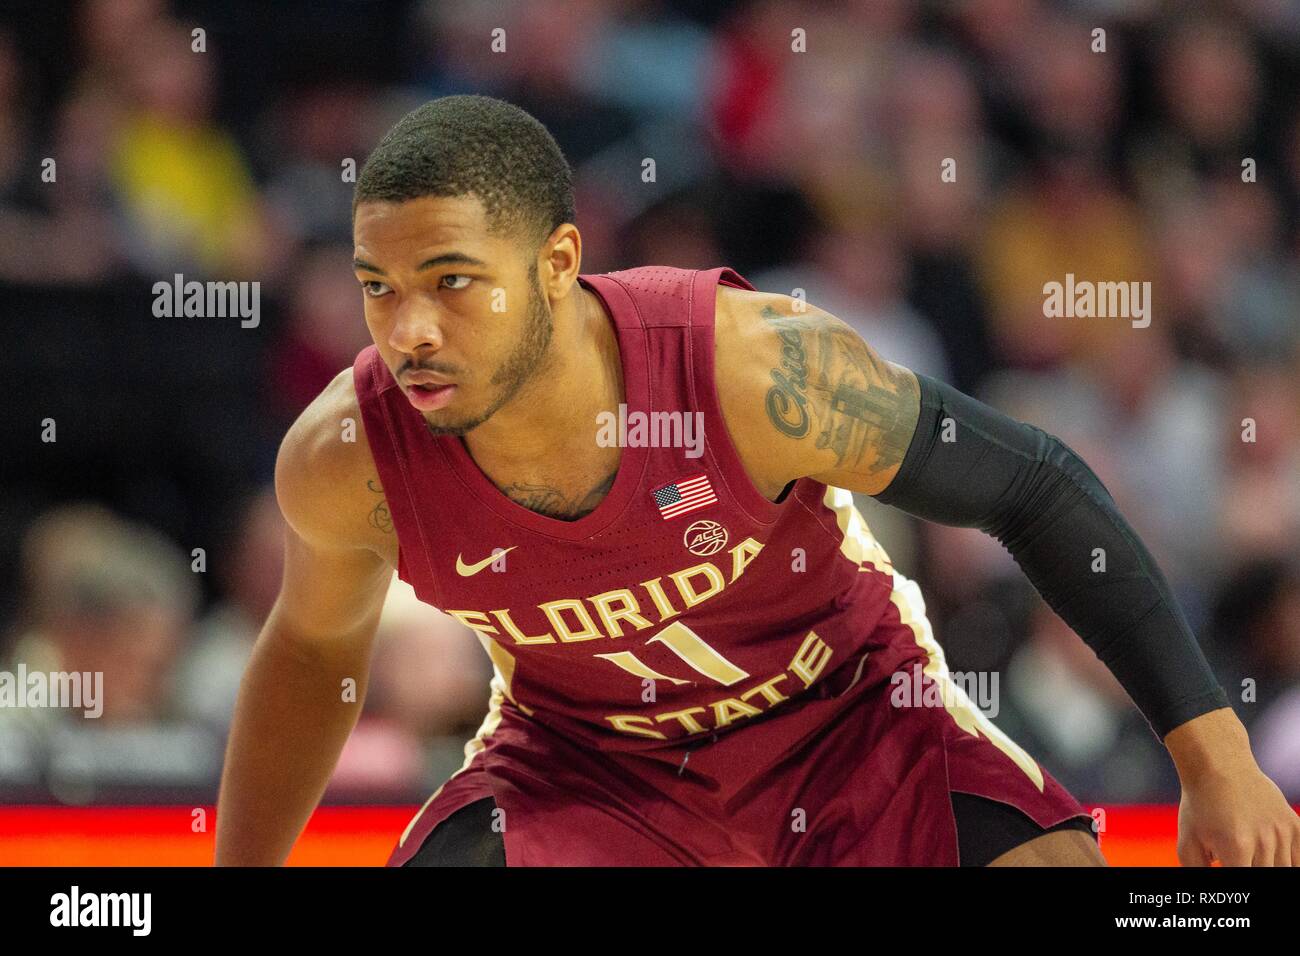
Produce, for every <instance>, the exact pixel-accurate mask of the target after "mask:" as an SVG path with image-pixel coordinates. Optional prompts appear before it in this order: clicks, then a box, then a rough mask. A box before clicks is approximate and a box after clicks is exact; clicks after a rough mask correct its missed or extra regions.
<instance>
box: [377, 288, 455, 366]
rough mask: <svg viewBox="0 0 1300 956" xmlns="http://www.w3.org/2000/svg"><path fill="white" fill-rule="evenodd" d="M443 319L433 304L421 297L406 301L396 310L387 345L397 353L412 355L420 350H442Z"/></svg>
mask: <svg viewBox="0 0 1300 956" xmlns="http://www.w3.org/2000/svg"><path fill="white" fill-rule="evenodd" d="M442 326H443V317H442V315H441V314H440V313H439V311H438V309H437V307H436V305H434V303H433V302H431V301H429V300H428V299H426V298H424V297H422V296H415V297H413V298H410V299H407V300H406V301H405V302H403V303H402V304H401V305H400V306H398V308H397V312H396V315H395V316H394V321H393V327H392V330H391V331H390V332H389V335H388V344H389V345H390V346H392V347H393V348H394V349H396V350H397V351H399V352H406V353H407V354H414V353H415V351H416V350H417V349H420V348H432V349H434V350H435V351H436V350H438V349H440V348H442V345H443V335H442Z"/></svg>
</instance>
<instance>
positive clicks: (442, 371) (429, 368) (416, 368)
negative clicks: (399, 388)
mask: <svg viewBox="0 0 1300 956" xmlns="http://www.w3.org/2000/svg"><path fill="white" fill-rule="evenodd" d="M408 372H433V373H434V374H435V375H446V376H447V377H449V378H450V377H453V376H458V375H459V374H460V372H459V370H457V369H454V368H450V367H447V366H444V365H442V364H441V363H436V362H432V363H431V362H413V361H412V360H411V359H407V360H406V361H405V362H403V363H402V364H401V365H400V366H398V368H397V373H396V375H395V376H394V377H395V378H400V377H401V376H403V375H405V374H406V373H408Z"/></svg>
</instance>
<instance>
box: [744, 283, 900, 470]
mask: <svg viewBox="0 0 1300 956" xmlns="http://www.w3.org/2000/svg"><path fill="white" fill-rule="evenodd" d="M759 314H760V315H761V316H762V318H763V320H764V321H765V322H767V323H769V324H770V325H771V326H772V327H773V328H774V329H775V330H776V333H777V336H778V338H779V339H780V340H781V358H780V363H779V365H777V367H776V368H773V369H772V371H771V376H772V385H771V386H770V387H769V388H768V390H767V396H766V408H767V416H768V418H769V419H770V420H771V422H772V425H773V426H774V427H775V428H776V429H777V430H778V431H780V432H781V433H782V434H784V435H788V436H789V437H790V438H798V439H802V438H806V437H808V436H809V435H811V436H813V440H814V441H815V442H816V447H817V448H826V449H830V450H831V451H833V452H834V453H835V467H836V468H837V469H838V468H844V469H852V470H855V471H860V472H862V473H865V474H876V473H878V472H882V471H886V470H888V469H890V468H893V467H895V466H897V465H899V464H901V463H902V461H903V457H904V455H906V454H907V446H908V444H909V443H910V442H911V439H912V432H913V431H914V430H915V428H916V420H917V415H918V414H919V410H920V393H919V390H918V388H917V384H916V379H915V378H913V377H912V376H911V375H910V374H908V373H907V372H906V371H905V370H904V369H901V368H898V367H897V366H894V365H891V364H890V363H888V362H886V361H884V360H883V359H881V358H880V357H879V356H877V355H876V354H875V353H874V352H873V351H872V350H871V349H869V348H866V347H865V346H864V345H863V342H862V340H861V339H860V338H858V336H857V334H856V333H854V332H853V330H852V329H850V328H849V327H848V326H847V325H846V324H844V323H843V322H842V321H840V320H839V319H836V318H834V317H833V316H828V315H827V314H826V313H818V314H817V316H816V318H814V317H813V316H799V315H795V316H790V315H783V314H781V313H780V312H778V311H777V310H776V309H774V308H772V306H770V305H768V306H764V307H763V309H762V311H761V312H760V313H759Z"/></svg>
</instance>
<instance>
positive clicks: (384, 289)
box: [361, 279, 393, 299]
mask: <svg viewBox="0 0 1300 956" xmlns="http://www.w3.org/2000/svg"><path fill="white" fill-rule="evenodd" d="M361 288H362V289H363V290H365V293H366V295H368V296H370V298H372V299H378V298H379V297H380V296H382V295H387V294H388V293H389V292H392V291H393V290H392V289H390V288H389V287H388V286H387V285H386V284H385V283H383V282H380V281H378V280H377V279H367V280H365V281H364V282H362V283H361Z"/></svg>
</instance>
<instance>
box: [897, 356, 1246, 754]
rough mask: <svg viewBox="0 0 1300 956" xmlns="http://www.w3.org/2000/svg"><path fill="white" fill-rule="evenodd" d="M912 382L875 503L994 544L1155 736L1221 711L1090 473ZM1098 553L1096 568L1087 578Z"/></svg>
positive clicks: (1043, 441)
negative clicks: (902, 450)
mask: <svg viewBox="0 0 1300 956" xmlns="http://www.w3.org/2000/svg"><path fill="white" fill-rule="evenodd" d="M917 380H918V381H919V382H920V385H921V417H920V421H919V422H918V424H917V427H916V433H915V434H914V436H913V438H912V443H911V445H910V446H909V447H908V450H907V455H906V456H905V457H904V459H903V464H902V467H901V469H900V470H899V472H898V474H897V476H895V478H894V480H893V481H892V482H891V483H890V485H889V487H888V488H886V489H885V490H884V491H883V492H882V493H881V494H879V495H877V496H876V498H877V500H878V501H881V502H883V503H885V504H887V505H892V506H894V507H896V508H899V509H901V510H903V511H906V512H908V513H909V514H913V515H916V516H917V517H920V518H925V519H927V520H930V521H935V522H938V523H940V524H946V525H954V526H957V527H964V528H979V529H980V530H981V531H984V532H986V533H988V534H990V535H992V536H993V537H995V538H997V540H998V541H999V542H1001V543H1002V545H1003V547H1005V548H1006V549H1007V550H1008V551H1009V552H1011V555H1012V556H1013V557H1014V558H1015V560H1016V563H1017V564H1018V565H1020V567H1021V569H1022V570H1023V571H1024V572H1025V576H1026V577H1028V578H1029V581H1030V583H1032V584H1033V585H1034V587H1035V588H1037V589H1038V593H1039V594H1041V595H1042V596H1043V599H1044V600H1045V601H1047V603H1048V604H1049V605H1050V606H1051V608H1052V609H1053V610H1054V611H1056V613H1057V614H1059V615H1060V616H1061V618H1062V620H1064V621H1065V622H1066V623H1067V624H1069V625H1070V627H1071V628H1073V629H1074V631H1075V632H1076V633H1077V634H1078V635H1079V636H1080V637H1081V638H1083V640H1084V642H1085V643H1087V645H1088V646H1089V647H1091V648H1092V650H1093V651H1094V652H1095V653H1096V654H1097V656H1098V657H1099V658H1101V660H1102V662H1103V663H1105V665H1106V666H1107V667H1108V668H1110V670H1111V672H1112V673H1113V674H1114V675H1115V677H1116V678H1117V679H1118V680H1119V682H1120V684H1121V685H1123V687H1124V689H1125V690H1126V691H1128V694H1129V696H1130V697H1132V698H1133V702H1134V703H1135V704H1137V706H1138V708H1139V709H1140V710H1141V711H1142V713H1143V715H1144V716H1145V717H1146V719H1147V722H1148V723H1149V724H1150V725H1151V728H1152V730H1154V731H1155V733H1156V735H1157V736H1158V737H1160V738H1162V739H1163V738H1164V736H1165V734H1167V733H1169V731H1171V730H1173V729H1174V728H1175V727H1177V726H1178V725H1179V724H1182V723H1185V722H1186V721H1189V720H1191V719H1192V718H1193V717H1197V716H1199V715H1201V714H1204V713H1207V712H1209V711H1211V710H1217V709H1218V708H1220V707H1226V706H1228V699H1227V695H1226V694H1225V693H1224V692H1223V688H1221V687H1220V686H1219V684H1218V682H1217V681H1216V680H1215V679H1214V675H1213V673H1212V672H1211V671H1210V667H1209V664H1208V663H1207V662H1206V660H1205V655H1204V654H1202V652H1201V648H1200V646H1199V645H1198V644H1197V642H1196V638H1195V636H1194V635H1193V634H1192V630H1191V627H1190V626H1189V625H1188V623H1187V619H1186V617H1185V616H1184V615H1183V613H1182V610H1181V609H1180V608H1179V607H1178V605H1177V604H1176V603H1175V601H1174V598H1173V596H1172V595H1171V594H1170V591H1169V585H1168V584H1167V583H1166V581H1165V578H1164V575H1163V574H1161V573H1160V569H1159V568H1158V567H1157V566H1156V563H1155V561H1154V559H1152V557H1151V555H1150V553H1149V552H1148V551H1147V549H1146V547H1145V546H1144V545H1143V544H1142V542H1141V541H1140V540H1139V539H1138V536H1137V534H1136V533H1135V532H1134V531H1133V529H1132V528H1130V527H1129V525H1128V522H1127V521H1125V520H1124V517H1123V516H1122V515H1121V514H1120V513H1119V510H1118V509H1117V508H1116V506H1115V502H1114V500H1113V499H1112V498H1111V496H1110V493H1109V492H1108V491H1107V490H1106V488H1105V486H1104V485H1102V483H1101V482H1100V481H1099V480H1098V479H1097V476H1096V475H1094V474H1093V473H1092V469H1090V468H1089V467H1088V466H1087V465H1086V464H1085V463H1084V462H1083V460H1082V459H1080V458H1079V456H1078V455H1076V454H1075V453H1074V452H1073V451H1072V450H1071V449H1070V448H1069V447H1068V446H1067V445H1066V444H1065V443H1064V442H1062V441H1060V440H1058V439H1056V438H1054V437H1053V436H1052V435H1049V434H1047V433H1046V432H1044V431H1043V430H1042V429H1040V428H1035V427H1034V426H1033V425H1027V424H1024V423H1022V422H1018V421H1016V420H1015V419H1013V418H1009V417H1008V416H1006V415H1003V414H1001V413H1000V412H997V411H995V410H993V409H992V408H990V407H989V406H987V405H985V404H983V403H982V402H979V401H976V400H975V399H973V398H971V397H970V396H968V395H964V394H962V393H961V392H959V391H957V390H956V389H954V388H952V387H951V386H949V385H945V384H944V383H943V382H939V381H936V380H935V379H932V378H928V377H926V376H924V375H917ZM1098 548H1100V549H1101V551H1102V553H1103V555H1104V561H1105V565H1104V567H1105V570H1104V571H1101V570H1097V571H1094V570H1093V568H1094V565H1095V564H1098V565H1099V562H1098V561H1097V559H1098V557H1099V555H1098V554H1097V553H1096V549H1098Z"/></svg>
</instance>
